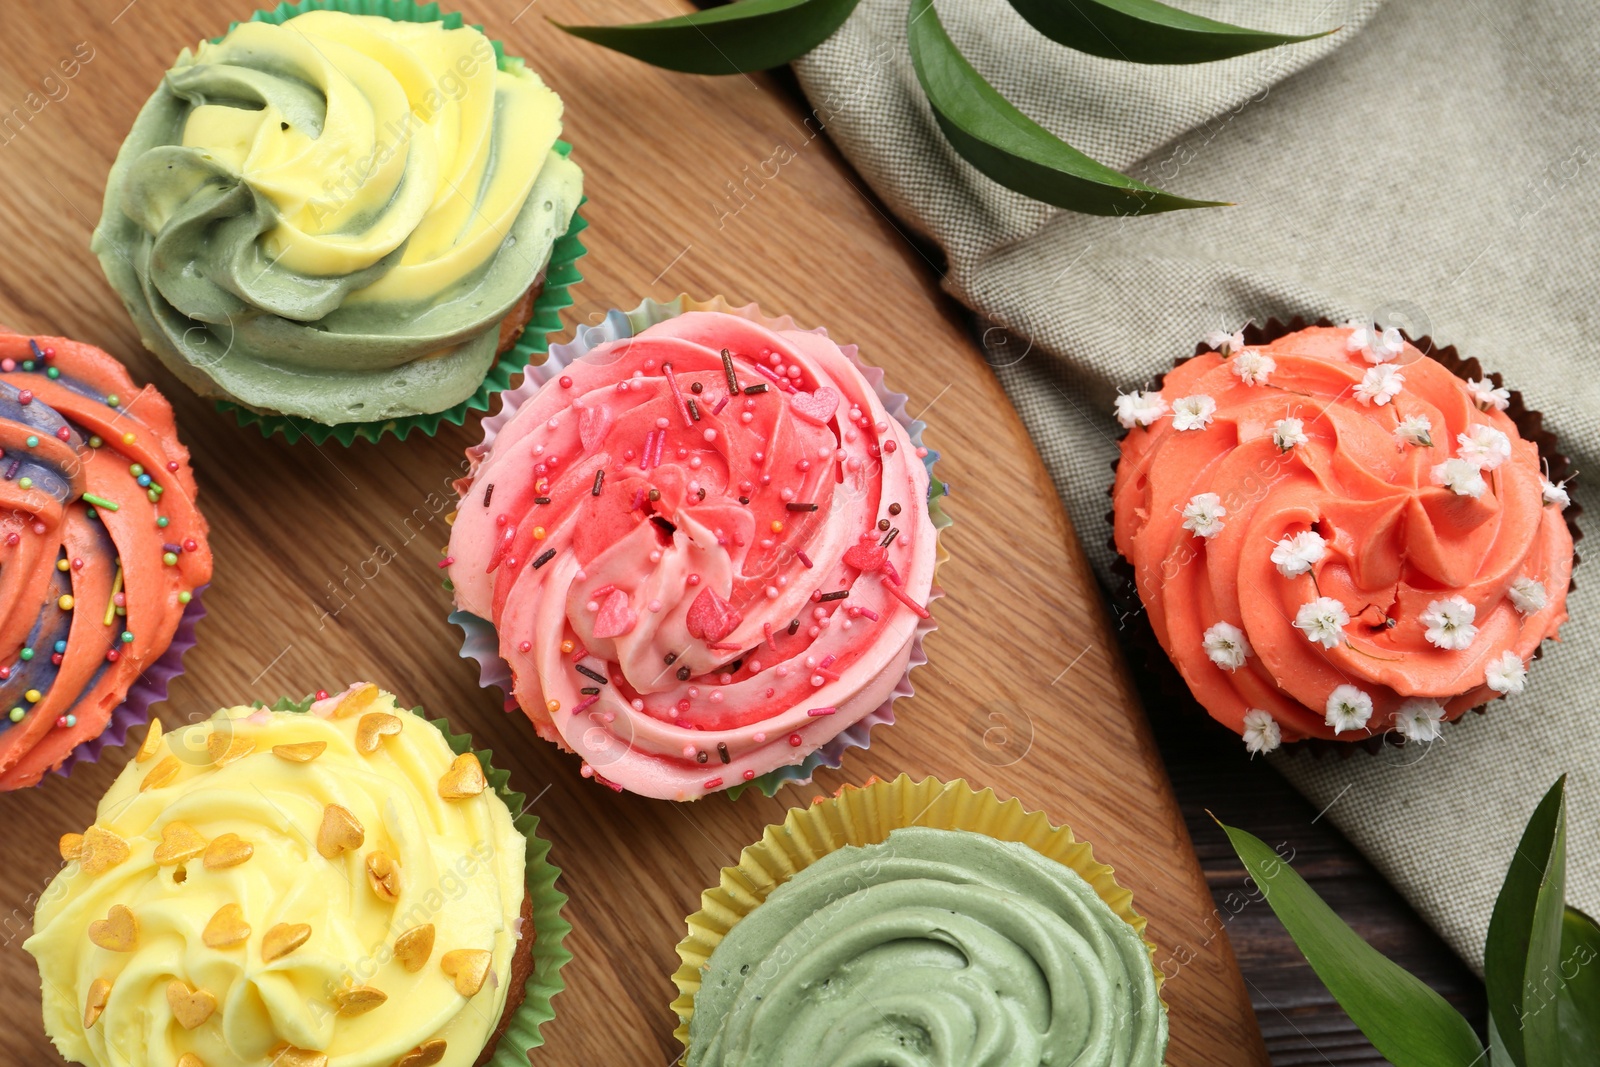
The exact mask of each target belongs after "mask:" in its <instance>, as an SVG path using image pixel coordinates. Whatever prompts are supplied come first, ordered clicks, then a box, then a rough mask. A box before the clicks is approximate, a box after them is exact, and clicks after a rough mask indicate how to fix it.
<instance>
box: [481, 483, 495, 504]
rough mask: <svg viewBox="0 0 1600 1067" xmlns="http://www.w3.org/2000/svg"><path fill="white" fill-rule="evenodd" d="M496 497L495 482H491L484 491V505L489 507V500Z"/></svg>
mask: <svg viewBox="0 0 1600 1067" xmlns="http://www.w3.org/2000/svg"><path fill="white" fill-rule="evenodd" d="M493 499H494V483H493V482H490V483H489V488H487V489H485V490H484V491H483V506H484V507H488V506H489V501H491V500H493Z"/></svg>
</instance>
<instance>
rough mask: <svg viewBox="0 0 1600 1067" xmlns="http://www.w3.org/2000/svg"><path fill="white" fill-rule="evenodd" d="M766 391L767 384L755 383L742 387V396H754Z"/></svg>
mask: <svg viewBox="0 0 1600 1067" xmlns="http://www.w3.org/2000/svg"><path fill="white" fill-rule="evenodd" d="M766 391H767V383H766V382H757V383H756V384H755V385H747V386H745V387H744V395H745V396H755V395H756V394H757V393H764V392H766Z"/></svg>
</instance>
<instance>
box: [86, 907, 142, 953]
mask: <svg viewBox="0 0 1600 1067" xmlns="http://www.w3.org/2000/svg"><path fill="white" fill-rule="evenodd" d="M89 940H90V941H91V942H93V943H94V944H96V945H99V946H100V947H101V948H103V949H105V950H106V951H107V952H132V951H133V950H134V949H135V948H136V947H137V946H138V944H139V920H138V919H135V918H134V917H133V912H131V911H129V910H128V909H127V908H125V907H123V906H122V905H121V904H113V905H111V910H110V911H109V912H107V913H106V917H105V918H104V919H96V920H95V921H94V922H92V923H90V924H89Z"/></svg>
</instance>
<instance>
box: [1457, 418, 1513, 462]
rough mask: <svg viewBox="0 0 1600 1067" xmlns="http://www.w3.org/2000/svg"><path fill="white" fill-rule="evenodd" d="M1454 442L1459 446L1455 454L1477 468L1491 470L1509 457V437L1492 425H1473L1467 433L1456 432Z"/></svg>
mask: <svg viewBox="0 0 1600 1067" xmlns="http://www.w3.org/2000/svg"><path fill="white" fill-rule="evenodd" d="M1456 444H1458V445H1460V446H1461V447H1460V448H1459V449H1457V450H1456V455H1458V456H1460V457H1461V458H1462V459H1464V460H1466V461H1467V462H1468V463H1470V464H1472V465H1473V466H1475V467H1477V468H1478V469H1479V470H1486V471H1492V470H1494V469H1495V468H1496V467H1498V466H1500V464H1502V463H1504V462H1505V461H1506V460H1508V459H1510V458H1511V438H1509V437H1507V436H1506V435H1505V434H1503V433H1501V432H1500V431H1499V430H1497V429H1495V428H1494V427H1493V426H1474V427H1473V428H1472V429H1471V430H1470V431H1469V432H1467V433H1458V434H1456Z"/></svg>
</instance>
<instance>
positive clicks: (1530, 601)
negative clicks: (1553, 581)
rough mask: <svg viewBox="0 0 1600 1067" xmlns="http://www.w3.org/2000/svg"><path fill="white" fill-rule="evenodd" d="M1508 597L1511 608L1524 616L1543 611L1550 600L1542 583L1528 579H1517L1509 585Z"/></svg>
mask: <svg viewBox="0 0 1600 1067" xmlns="http://www.w3.org/2000/svg"><path fill="white" fill-rule="evenodd" d="M1510 596H1511V606H1512V607H1514V608H1516V609H1517V610H1518V611H1520V612H1522V614H1524V615H1532V614H1533V613H1534V612H1536V611H1543V610H1544V609H1545V605H1546V604H1548V603H1550V598H1549V596H1548V595H1546V593H1545V591H1544V583H1543V582H1541V581H1537V580H1536V579H1533V578H1528V577H1522V578H1518V579H1517V580H1516V581H1514V582H1512V583H1511V590H1510Z"/></svg>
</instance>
